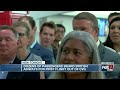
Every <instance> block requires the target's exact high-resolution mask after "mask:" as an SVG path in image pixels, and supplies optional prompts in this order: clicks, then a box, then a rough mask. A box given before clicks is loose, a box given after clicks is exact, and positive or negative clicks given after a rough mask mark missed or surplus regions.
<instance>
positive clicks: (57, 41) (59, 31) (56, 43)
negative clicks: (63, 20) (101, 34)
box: [52, 24, 66, 60]
mask: <svg viewBox="0 0 120 90" xmlns="http://www.w3.org/2000/svg"><path fill="white" fill-rule="evenodd" d="M56 26H57V29H56V33H55V40H54V42H53V44H52V47H53V53H54V58H55V60H56V56H57V52H58V48H59V44H60V41H61V40H62V39H63V37H64V35H65V31H66V29H65V27H64V26H63V25H62V24H56Z"/></svg>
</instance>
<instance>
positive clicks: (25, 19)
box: [18, 16, 37, 45]
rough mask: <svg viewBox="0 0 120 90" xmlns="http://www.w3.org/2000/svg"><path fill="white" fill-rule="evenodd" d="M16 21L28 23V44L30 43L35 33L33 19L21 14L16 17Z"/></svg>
mask: <svg viewBox="0 0 120 90" xmlns="http://www.w3.org/2000/svg"><path fill="white" fill-rule="evenodd" d="M18 21H23V22H26V23H27V24H28V27H29V28H30V41H29V44H30V45H31V44H32V43H33V42H34V40H35V33H36V30H37V28H36V23H35V20H34V19H33V17H31V16H22V17H20V18H19V19H18Z"/></svg>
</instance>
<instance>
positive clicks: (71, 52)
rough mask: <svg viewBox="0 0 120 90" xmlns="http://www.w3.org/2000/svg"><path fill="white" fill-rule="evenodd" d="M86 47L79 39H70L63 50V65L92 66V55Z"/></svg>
mask: <svg viewBox="0 0 120 90" xmlns="http://www.w3.org/2000/svg"><path fill="white" fill-rule="evenodd" d="M86 47H87V46H86V45H85V44H83V42H82V41H80V40H79V39H73V38H72V39H69V40H68V41H67V42H66V43H65V45H64V46H63V49H62V53H61V58H60V60H61V64H90V63H91V58H90V57H91V56H90V55H91V54H89V53H88V52H87V48H86Z"/></svg>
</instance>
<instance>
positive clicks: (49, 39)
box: [40, 26, 55, 47]
mask: <svg viewBox="0 0 120 90" xmlns="http://www.w3.org/2000/svg"><path fill="white" fill-rule="evenodd" d="M40 40H41V44H42V45H43V46H45V47H49V46H51V44H52V43H53V41H54V40H55V30H54V29H52V28H50V27H47V26H45V27H43V30H42V32H41V33H40Z"/></svg>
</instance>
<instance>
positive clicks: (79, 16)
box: [73, 12, 98, 28]
mask: <svg viewBox="0 0 120 90" xmlns="http://www.w3.org/2000/svg"><path fill="white" fill-rule="evenodd" d="M81 19H86V20H89V21H91V22H92V23H93V26H94V27H95V28H98V20H97V18H96V17H95V15H93V14H92V13H89V12H82V13H79V14H77V15H76V16H75V17H74V18H73V21H74V20H81Z"/></svg>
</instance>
